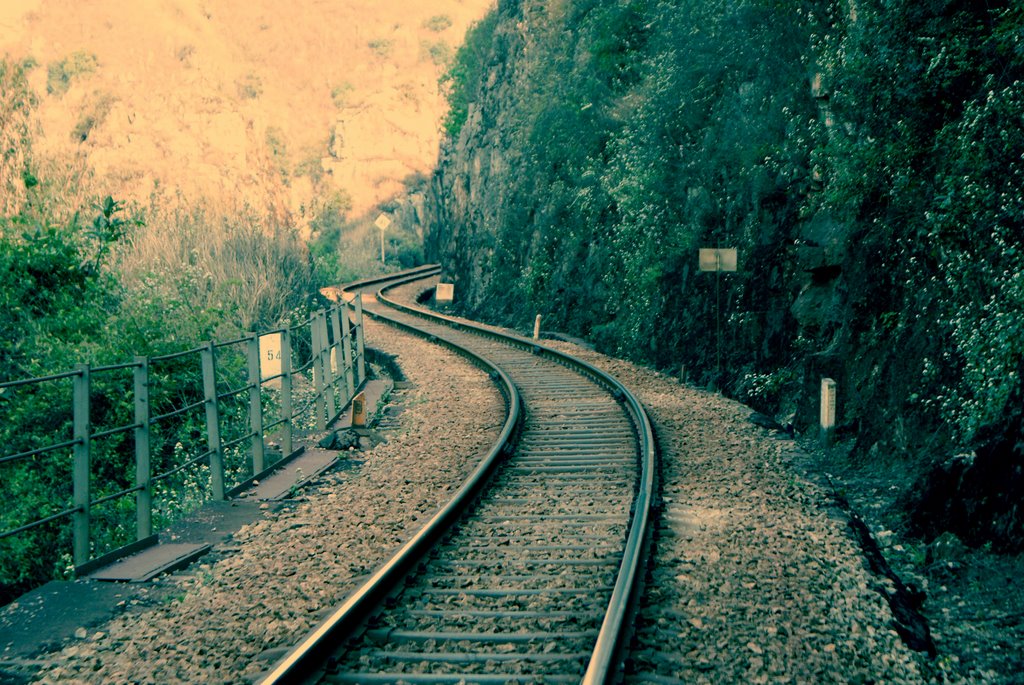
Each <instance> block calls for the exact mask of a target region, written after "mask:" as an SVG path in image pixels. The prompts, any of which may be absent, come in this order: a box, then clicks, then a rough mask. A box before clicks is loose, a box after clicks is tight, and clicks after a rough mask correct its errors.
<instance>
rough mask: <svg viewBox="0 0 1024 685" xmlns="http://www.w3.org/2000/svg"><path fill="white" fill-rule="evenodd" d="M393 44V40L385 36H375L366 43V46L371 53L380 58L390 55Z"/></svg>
mask: <svg viewBox="0 0 1024 685" xmlns="http://www.w3.org/2000/svg"><path fill="white" fill-rule="evenodd" d="M394 46H395V42H394V41H393V40H389V39H387V38H375V39H374V40H371V41H370V42H368V43H367V44H366V47H368V48H370V50H371V51H372V52H373V54H375V55H377V57H382V58H383V57H387V56H388V55H390V54H391V50H392V48H394Z"/></svg>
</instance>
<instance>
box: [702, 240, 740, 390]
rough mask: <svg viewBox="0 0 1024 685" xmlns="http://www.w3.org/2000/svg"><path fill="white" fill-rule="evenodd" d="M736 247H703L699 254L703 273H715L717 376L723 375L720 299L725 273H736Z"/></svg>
mask: <svg viewBox="0 0 1024 685" xmlns="http://www.w3.org/2000/svg"><path fill="white" fill-rule="evenodd" d="M736 261H737V260H736V248H735V247H724V248H723V247H702V248H700V252H699V254H698V264H699V266H700V270H701V271H714V272H715V354H716V357H715V376H716V383H717V377H718V376H720V375H721V373H722V298H721V297H719V289H720V283H721V280H722V272H723V271H736Z"/></svg>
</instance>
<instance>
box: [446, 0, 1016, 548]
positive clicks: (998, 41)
mask: <svg viewBox="0 0 1024 685" xmlns="http://www.w3.org/2000/svg"><path fill="white" fill-rule="evenodd" d="M496 16H497V20H496V21H497V23H496V24H495V25H494V26H493V28H492V29H490V31H489V33H488V35H489V40H488V43H489V46H490V49H489V51H488V52H486V54H484V53H481V52H480V51H477V52H474V53H463V54H462V55H461V56H460V57H459V59H467V58H471V59H472V61H473V64H474V66H472V68H470V67H465V68H463V71H462V73H464V74H472V75H474V76H473V78H474V79H475V81H476V83H475V84H469V85H467V86H466V88H465V90H464V91H463V92H469V93H471V94H472V95H471V96H470V97H469V103H470V104H468V105H467V107H466V111H467V114H466V121H465V125H463V126H461V128H458V129H455V131H457V132H458V137H457V138H454V139H453V140H452V141H451V148H450V150H449V152H448V154H447V156H446V158H445V160H444V164H443V165H442V167H441V169H440V171H439V173H438V175H437V177H436V178H435V190H434V194H435V196H436V198H437V205H438V207H437V208H436V210H435V216H434V217H433V218H432V221H431V225H430V227H429V229H428V235H427V251H428V257H429V258H432V259H438V260H440V261H441V262H442V263H444V265H445V267H446V269H447V270H448V271H449V273H450V276H451V278H453V279H454V280H455V281H456V283H457V289H458V292H459V293H460V297H461V299H462V306H463V307H464V309H465V310H466V311H468V312H470V313H475V314H484V315H486V316H489V317H491V318H496V319H500V320H502V321H504V322H507V323H513V324H524V323H525V322H527V321H529V320H530V319H531V318H532V316H533V315H534V314H536V313H542V314H543V315H544V316H545V321H546V323H545V326H546V327H551V328H558V329H562V330H564V331H566V332H570V333H573V334H576V335H582V336H584V337H588V338H590V339H591V340H593V341H594V342H595V343H597V344H598V345H599V346H600V348H602V349H604V350H607V351H611V352H613V353H616V354H620V355H624V356H627V357H629V358H632V359H637V360H641V361H644V362H647V363H650V364H653V365H656V366H658V367H661V368H670V369H672V370H673V372H678V370H679V369H680V367H683V368H684V369H685V370H686V372H687V373H688V374H689V376H690V378H691V379H692V380H695V381H698V382H701V383H707V382H715V383H716V384H717V385H718V386H719V387H721V388H723V389H725V390H726V391H727V392H729V393H731V394H733V395H735V396H737V397H739V398H740V399H742V400H744V401H747V402H749V403H751V404H752V405H754V406H755V407H757V408H759V409H761V410H762V411H766V412H769V413H773V414H776V415H778V416H780V417H786V418H791V419H792V420H793V421H794V422H795V423H796V424H797V426H798V427H801V428H807V427H809V426H811V425H813V423H814V421H815V417H816V407H817V388H818V383H819V381H820V379H821V377H823V376H831V377H833V378H835V379H836V380H837V381H838V382H839V387H840V392H841V400H840V402H841V406H840V420H841V422H842V424H843V426H841V427H842V428H843V429H848V430H849V431H850V432H851V433H853V434H855V435H856V436H857V448H858V449H857V453H858V454H860V455H871V457H872V458H887V457H896V458H904V459H916V458H917V457H918V456H920V455H925V456H926V457H927V458H929V459H934V458H937V457H942V456H943V455H945V454H948V453H949V451H950V450H952V449H954V448H956V447H960V448H968V449H970V448H977V451H978V459H979V460H983V459H984V458H986V457H985V456H984V455H993V456H991V458H992V459H994V460H996V461H998V462H1001V463H1002V464H1003V465H1004V466H1005V465H1006V464H1011V465H1017V466H1016V468H1017V471H1013V469H1012V468H1011V472H1019V471H1020V468H1019V465H1020V464H1022V463H1024V458H1022V454H1021V446H1020V442H1021V441H1020V437H1019V436H1017V435H1013V434H1012V432H1013V430H1015V429H1014V428H1013V426H1019V423H1020V422H1019V421H1018V420H1017V417H1019V415H1020V413H1021V411H1022V410H1021V408H1020V406H1019V403H1018V402H1015V401H1014V400H1013V399H1012V398H1013V397H1015V396H1016V395H1017V394H1018V393H1019V392H1020V388H1021V378H1022V374H1024V318H1022V317H1021V316H1020V312H1021V311H1022V305H1024V275H1022V274H1024V254H1022V252H1021V250H1022V245H1021V239H1022V236H1024V183H1022V181H1024V177H1022V174H1024V160H1022V158H1021V150H1024V131H1022V128H1021V126H1020V122H1021V118H1022V116H1024V37H1022V36H1024V11H1022V10H1021V9H1020V7H1018V6H1017V5H1016V4H1015V3H1011V2H1005V1H1004V2H992V3H985V4H977V3H974V4H972V3H962V2H952V1H949V0H928V1H926V2H920V1H918V0H896V1H895V2H880V1H879V0H858V1H857V2H853V1H852V0H781V1H780V0H730V1H729V2H726V1H724V0H719V1H712V2H705V1H701V2H696V1H694V0H619V1H615V2H602V1H599V0H566V1H565V2H559V3H551V2H539V1H536V0H522V1H516V2H513V1H508V2H502V3H500V5H499V7H498V10H497V15H496ZM453 132H454V131H453ZM710 246H719V247H736V248H737V249H738V251H739V255H740V260H739V271H738V272H737V273H735V274H723V275H721V276H720V279H721V281H720V287H721V291H720V293H719V294H718V295H716V277H715V276H714V275H712V274H707V273H700V272H699V271H698V269H697V251H698V248H700V247H710ZM716 298H717V299H716ZM719 304H720V306H721V316H722V334H723V345H722V355H723V357H722V369H723V370H722V374H721V376H719V375H718V374H717V372H716V368H717V365H716V354H717V350H716V338H715V334H714V332H715V318H716V311H717V308H718V306H719ZM1008 431H1009V433H1008ZM995 444H998V445H1002V447H1000V448H998V449H996V448H992V447H991V446H992V445H995ZM1017 480H1018V481H1020V480H1021V478H1020V477H1019V473H1018V478H1017ZM1003 485H1005V482H1004V483H1003ZM1018 485H1024V484H1021V483H1018ZM983 528H984V530H983V531H981V532H979V534H978V535H977V537H976V538H975V539H977V540H979V541H980V540H983V539H994V540H996V541H997V542H998V543H999V544H1003V545H1006V546H1008V547H1018V546H1020V541H1021V540H1022V539H1024V515H1021V514H1020V513H1018V512H1017V511H1016V508H1013V509H1012V510H1011V509H1007V510H1006V511H1002V512H1001V513H1000V514H999V515H998V516H996V517H995V519H994V520H993V522H992V523H991V524H990V525H987V526H983ZM976 532H977V531H976Z"/></svg>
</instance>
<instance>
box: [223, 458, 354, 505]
mask: <svg viewBox="0 0 1024 685" xmlns="http://www.w3.org/2000/svg"><path fill="white" fill-rule="evenodd" d="M339 454H340V453H339V452H337V451H335V450H324V449H320V448H319V447H308V448H306V450H305V451H304V452H303V453H302V454H300V455H299V456H297V457H295V458H294V459H292V460H291V461H290V462H288V463H287V464H285V465H284V466H282V467H281V468H279V469H278V470H277V471H274V472H273V473H272V474H270V475H269V476H268V477H266V478H264V479H263V480H261V481H259V482H258V483H254V484H253V486H252V487H251V488H250V489H248V490H246V491H245V492H244V493H242V494H241V495H239V499H242V500H258V501H268V500H281V499H286V498H287V497H288V496H289V495H290V494H291V491H292V487H293V486H297V485H299V484H301V483H304V482H306V481H308V480H309V479H310V478H312V477H314V476H318V475H320V474H321V473H323V472H324V471H326V470H327V469H329V468H331V467H332V466H334V463H335V462H336V461H338V455H339Z"/></svg>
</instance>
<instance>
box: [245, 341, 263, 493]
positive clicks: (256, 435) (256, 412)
mask: <svg viewBox="0 0 1024 685" xmlns="http://www.w3.org/2000/svg"><path fill="white" fill-rule="evenodd" d="M247 347H248V352H249V354H248V357H249V429H250V431H252V475H254V476H255V475H256V474H257V473H260V472H262V471H263V469H265V468H266V453H265V451H264V445H263V378H262V375H261V373H260V336H259V334H257V333H256V332H255V331H253V334H252V337H251V338H250V339H249V342H248V343H247Z"/></svg>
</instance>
